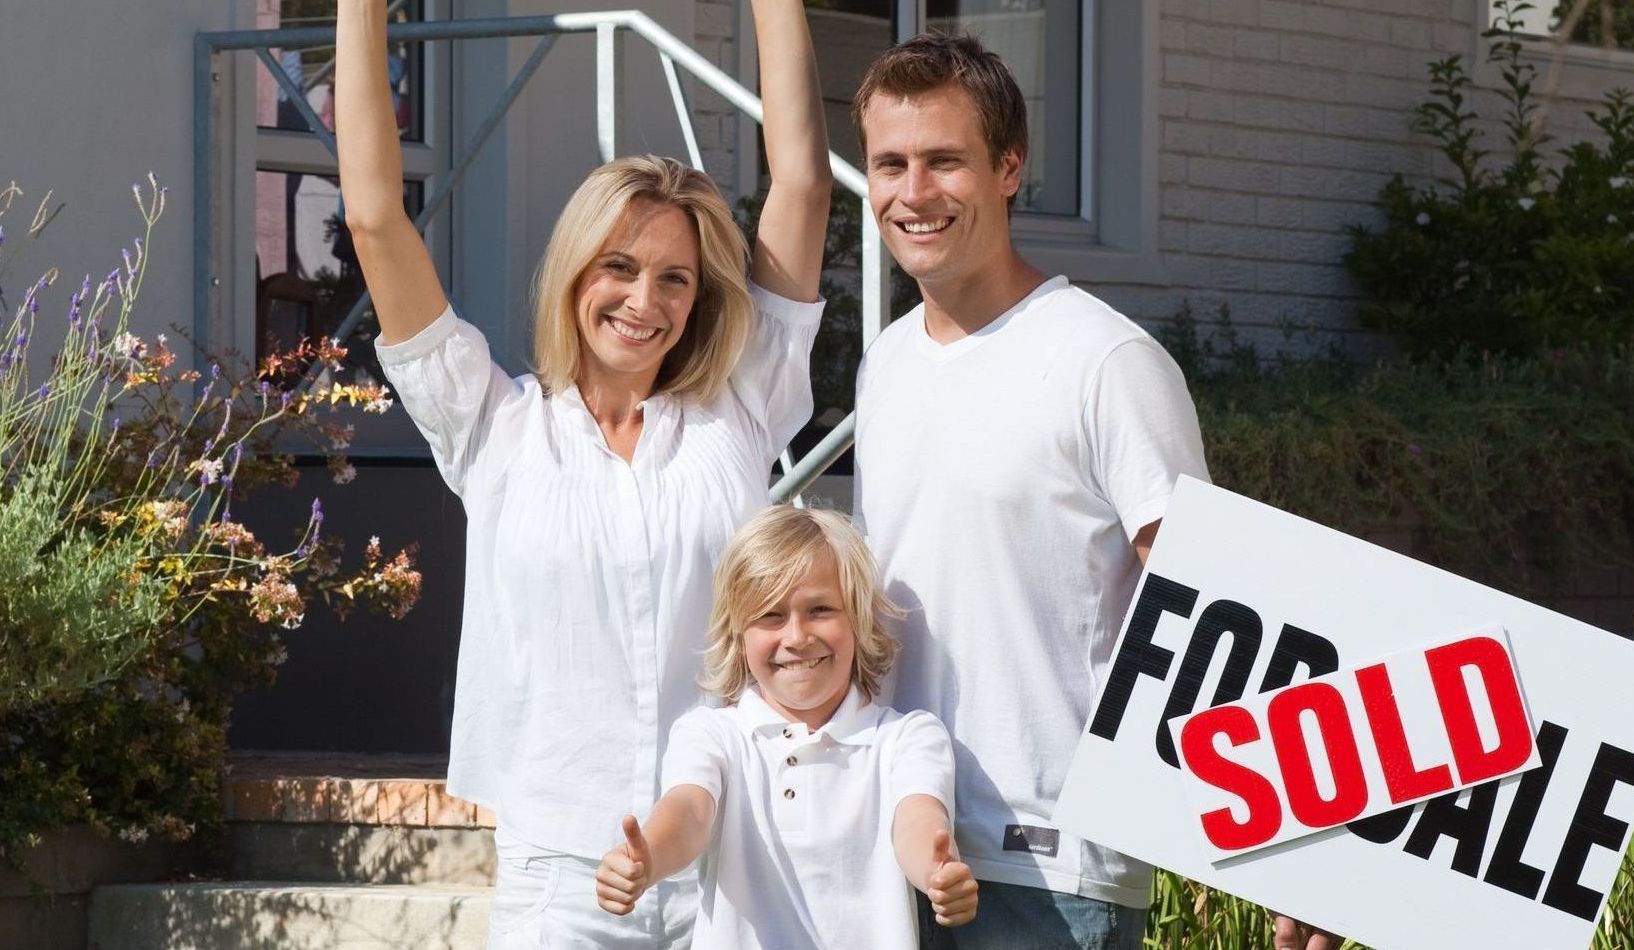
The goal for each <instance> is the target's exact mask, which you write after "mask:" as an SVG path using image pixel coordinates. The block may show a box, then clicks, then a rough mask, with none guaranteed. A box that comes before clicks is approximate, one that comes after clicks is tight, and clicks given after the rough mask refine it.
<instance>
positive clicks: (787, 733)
mask: <svg viewBox="0 0 1634 950" xmlns="http://www.w3.org/2000/svg"><path fill="white" fill-rule="evenodd" d="M783 738H785V739H793V738H794V730H793V729H784V730H783Z"/></svg>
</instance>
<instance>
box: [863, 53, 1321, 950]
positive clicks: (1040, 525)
mask: <svg viewBox="0 0 1634 950" xmlns="http://www.w3.org/2000/svg"><path fill="white" fill-rule="evenodd" d="M852 115H853V118H854V119H855V121H856V123H857V130H858V135H859V137H860V138H861V140H862V147H863V154H864V161H865V167H866V172H867V176H868V190H869V202H870V204H871V206H872V208H873V213H874V215H875V217H876V218H877V220H878V222H879V225H880V231H881V233H882V234H883V236H884V240H885V244H886V246H887V247H888V248H889V249H890V251H891V253H892V255H893V256H895V258H896V260H897V263H898V264H900V265H901V266H902V269H903V270H904V271H906V272H907V273H908V274H909V275H910V276H912V277H913V278H914V279H915V280H916V281H917V282H918V284H919V289H920V292H921V294H922V295H923V297H924V303H923V304H922V305H921V306H920V307H919V308H916V309H915V310H913V311H911V312H910V313H908V314H907V315H906V316H905V317H903V318H902V319H900V320H898V321H897V322H896V323H894V324H892V325H891V326H890V327H889V328H887V329H886V330H885V331H884V332H883V333H882V334H881V335H880V337H879V338H878V340H876V341H875V342H874V344H873V345H872V347H870V349H869V351H868V353H867V355H866V357H865V359H864V361H863V366H862V369H861V371H860V373H859V376H858V383H857V413H858V428H857V447H856V459H857V477H856V482H855V484H856V498H855V504H854V508H853V510H854V512H855V516H856V518H857V521H858V524H859V525H860V526H861V527H862V528H863V529H864V530H865V531H866V533H867V535H868V539H869V543H870V545H871V547H872V548H873V550H874V553H875V555H876V556H877V558H878V561H879V566H880V570H881V573H882V576H883V580H884V582H885V584H886V589H887V593H888V594H889V595H890V596H891V597H892V598H893V599H895V600H896V601H897V602H898V603H899V604H901V605H902V606H904V607H906V608H907V609H908V611H909V617H908V619H907V621H906V622H905V624H904V627H903V631H902V640H903V650H902V654H901V658H900V659H899V660H898V662H897V666H896V669H897V673H896V680H895V691H894V694H893V695H892V702H893V703H894V704H895V705H897V706H898V707H900V708H903V709H914V708H922V709H928V710H930V711H932V712H934V713H936V714H937V715H938V716H940V717H941V718H942V720H943V721H944V722H945V723H946V724H947V726H948V729H949V730H950V731H951V732H952V734H953V738H954V747H955V753H956V755H957V763H958V788H957V794H956V796H955V798H956V801H955V808H956V812H957V815H956V822H955V828H956V831H957V844H958V847H959V850H960V852H961V855H962V859H963V860H964V861H965V862H966V863H967V864H969V865H970V867H971V868H972V869H973V870H974V871H975V873H976V877H977V878H978V879H979V880H980V881H981V894H980V899H981V902H980V908H979V911H978V913H977V916H976V919H975V921H974V922H973V923H971V924H970V925H968V926H967V927H965V928H961V929H958V930H950V929H946V928H942V927H938V926H936V925H935V924H934V923H933V922H932V920H931V918H930V917H929V916H928V914H926V913H925V912H924V908H923V905H922V913H921V918H922V919H921V934H922V937H921V939H922V942H923V946H926V947H961V948H962V947H993V948H1000V947H1002V948H1030V947H1093V948H1103V947H1104V948H1109V950H1122V948H1138V947H1139V946H1140V944H1141V934H1142V932H1143V930H1144V924H1145V908H1146V905H1147V900H1148V896H1149V892H1150V888H1151V869H1150V868H1149V867H1148V866H1146V865H1144V864H1142V863H1140V862H1138V861H1135V860H1133V859H1130V858H1127V857H1125V856H1123V855H1121V854H1117V853H1115V852H1112V851H1109V850H1107V849H1105V848H1101V847H1098V846H1096V845H1094V844H1091V843H1089V842H1085V841H1082V840H1080V839H1077V838H1074V837H1073V836H1071V835H1069V834H1067V833H1065V832H1064V831H1062V830H1060V829H1059V828H1056V827H1054V826H1053V825H1051V823H1050V815H1051V813H1052V812H1053V811H1054V808H1055V802H1056V799H1057V797H1058V796H1059V795H1060V792H1061V786H1062V783H1063V781H1064V779H1065V776H1066V770H1067V765H1068V762H1069V760H1070V758H1071V755H1072V752H1073V750H1074V748H1075V747H1076V744H1077V740H1078V736H1079V733H1080V732H1081V731H1082V729H1083V724H1084V722H1085V721H1086V720H1087V718H1088V716H1089V713H1090V710H1091V704H1092V701H1093V699H1094V696H1095V693H1096V690H1097V684H1098V683H1099V682H1100V680H1101V678H1102V676H1103V675H1104V673H1105V671H1106V669H1107V666H1108V664H1109V662H1110V659H1111V653H1112V647H1113V643H1114V641H1115V639H1116V637H1117V632H1118V628H1119V626H1120V625H1121V623H1122V620H1123V615H1124V612H1125V610H1126V609H1127V608H1128V606H1129V601H1130V599H1131V597H1132V596H1133V593H1134V587H1135V584H1136V581H1137V580H1138V578H1139V574H1140V568H1141V563H1142V562H1143V561H1144V559H1145V556H1146V553H1147V551H1148V550H1149V549H1150V547H1151V543H1152V538H1153V537H1154V536H1155V535H1156V533H1157V528H1158V522H1159V519H1160V518H1161V517H1162V514H1163V509H1164V507H1165V506H1166V505H1167V503H1168V499H1169V494H1170V492H1171V491H1172V489H1173V486H1174V481H1175V479H1176V478H1177V477H1178V476H1179V475H1182V474H1187V475H1193V476H1195V477H1198V478H1207V477H1208V472H1207V469H1206V468H1205V467H1204V463H1203V447H1202V440H1201V437H1200V435H1199V432H1198V426H1197V414H1196V410H1195V409H1194V407H1193V405H1192V402H1191V398H1190V396H1189V394H1188V393H1187V391H1186V383H1185V380H1184V379H1183V378H1182V376H1181V374H1180V371H1179V369H1178V368H1177V367H1176V366H1175V364H1174V361H1173V360H1171V359H1170V358H1169V356H1168V355H1167V354H1166V353H1165V352H1164V351H1163V349H1162V348H1161V347H1159V346H1158V345H1157V343H1156V342H1155V341H1153V340H1152V338H1151V337H1150V336H1149V335H1148V334H1146V333H1145V332H1144V331H1143V330H1141V329H1140V327H1138V326H1136V325H1135V324H1134V323H1133V322H1131V321H1129V320H1128V319H1126V318H1125V317H1123V316H1122V315H1120V314H1118V313H1117V312H1116V311H1114V310H1112V309H1111V308H1110V307H1108V306H1107V305H1106V304H1104V303H1102V302H1101V301H1099V300H1097V299H1095V298H1094V297H1092V296H1090V295H1089V294H1087V293H1085V292H1083V291H1081V290H1078V289H1076V288H1074V287H1072V286H1071V285H1070V284H1069V283H1068V282H1067V279H1066V278H1065V277H1053V278H1049V277H1046V275H1045V274H1043V273H1042V272H1041V271H1039V270H1038V269H1037V268H1035V267H1033V266H1032V265H1031V264H1029V263H1027V261H1026V260H1024V259H1023V258H1022V257H1021V256H1020V255H1019V254H1017V253H1016V250H1015V248H1014V247H1013V246H1012V244H1011V235H1010V217H1009V211H1010V208H1009V206H1010V205H1011V204H1012V203H1013V201H1014V196H1015V194H1016V191H1017V190H1018V188H1019V187H1020V185H1021V176H1022V169H1023V167H1024V166H1025V163H1026V157H1027V124H1026V107H1025V104H1024V102H1023V100H1022V98H1021V93H1020V90H1019V89H1018V88H1017V87H1016V84H1015V80H1014V79H1013V78H1012V77H1011V75H1010V73H1009V71H1008V69H1006V68H1005V66H1004V64H1003V63H1002V62H1001V61H1000V60H999V59H998V57H997V56H995V55H993V54H991V53H988V52H986V51H985V50H984V49H982V47H981V45H980V44H979V43H978V42H976V41H975V40H973V39H970V38H964V37H961V38H950V37H942V36H919V37H916V38H914V39H912V40H909V41H908V42H906V43H903V44H901V45H899V46H897V47H894V48H893V49H891V50H888V51H887V52H885V53H884V54H883V55H882V56H881V57H880V58H879V59H878V60H876V61H875V62H874V64H873V65H872V66H871V67H870V69H869V71H868V73H867V74H866V76H865V77H864V78H863V81H862V85H861V87H860V88H859V89H858V92H857V96H856V99H855V101H854V103H853V106H852ZM1108 780H1109V781H1116V780H1117V779H1116V777H1115V776H1109V777H1108ZM1304 936H1305V935H1304V934H1303V933H1300V932H1299V928H1298V926H1297V925H1296V924H1295V922H1293V921H1291V920H1287V919H1286V918H1282V919H1279V922H1278V947H1279V948H1282V947H1290V948H1291V947H1296V946H1297V947H1299V948H1300V950H1317V948H1327V947H1329V946H1337V943H1336V942H1334V943H1329V942H1328V939H1329V938H1328V937H1327V936H1326V935H1320V934H1318V935H1315V936H1312V937H1310V939H1309V943H1308V946H1307V943H1306V942H1305V941H1304V940H1303V939H1301V938H1303V937H1304ZM1296 941H1297V942H1296Z"/></svg>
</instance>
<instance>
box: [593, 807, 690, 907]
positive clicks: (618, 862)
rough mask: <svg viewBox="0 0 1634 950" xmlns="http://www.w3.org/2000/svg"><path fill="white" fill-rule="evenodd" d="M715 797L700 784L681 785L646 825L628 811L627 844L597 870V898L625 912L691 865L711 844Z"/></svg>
mask: <svg viewBox="0 0 1634 950" xmlns="http://www.w3.org/2000/svg"><path fill="white" fill-rule="evenodd" d="M714 823H715V799H714V798H713V797H712V796H711V795H710V794H709V793H708V792H707V791H705V790H704V789H702V788H699V787H698V786H696V785H677V786H675V787H674V788H672V789H670V790H669V791H667V792H665V793H664V797H663V798H660V799H659V800H658V804H656V805H654V806H653V809H652V815H651V816H650V817H648V819H647V826H646V827H645V828H643V827H642V826H641V824H640V823H639V822H637V821H636V820H635V816H634V815H625V816H624V823H623V830H624V843H623V844H621V845H619V846H618V847H616V848H614V849H613V850H611V851H609V852H607V854H606V855H604V856H603V857H602V859H601V866H600V867H598V868H597V869H596V903H597V904H600V905H601V909H602V910H605V911H607V912H608V913H610V914H618V915H620V916H623V915H624V914H628V913H629V912H630V911H631V910H633V909H635V902H636V901H638V900H640V899H641V895H642V894H644V893H646V891H647V888H649V887H651V886H652V885H653V884H655V883H657V882H659V881H662V880H663V879H664V878H666V877H669V876H670V875H671V874H674V873H675V872H676V871H679V870H681V869H682V868H684V867H686V866H687V865H689V864H691V863H692V862H693V861H694V860H695V859H696V858H697V857H698V855H700V854H702V853H703V850H704V848H706V847H708V846H709V833H710V829H711V828H712V827H713V826H714Z"/></svg>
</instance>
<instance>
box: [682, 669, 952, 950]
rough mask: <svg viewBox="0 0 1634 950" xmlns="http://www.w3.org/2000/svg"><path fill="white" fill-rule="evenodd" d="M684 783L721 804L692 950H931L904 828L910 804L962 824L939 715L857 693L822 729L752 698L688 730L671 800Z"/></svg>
mask: <svg viewBox="0 0 1634 950" xmlns="http://www.w3.org/2000/svg"><path fill="white" fill-rule="evenodd" d="M677 785H696V786H698V787H700V788H702V789H703V790H704V791H706V792H708V793H709V795H710V796H711V797H712V798H713V799H714V800H715V828H714V832H713V837H712V838H711V841H710V845H709V849H708V850H707V851H705V853H704V855H703V857H702V858H701V859H700V861H699V864H698V868H699V873H698V883H699V891H698V916H697V920H696V923H695V924H694V929H693V937H692V946H693V950H848V948H856V950H914V948H917V947H918V945H919V944H918V936H917V934H918V929H917V915H916V912H915V903H914V896H913V895H914V892H913V886H912V885H910V884H909V883H908V880H907V878H906V877H904V876H903V874H902V869H901V867H900V866H898V864H897V862H896V851H895V849H894V848H893V847H892V845H891V827H892V822H893V819H894V818H895V816H896V806H897V805H898V804H899V803H900V802H901V801H902V800H903V799H904V798H906V797H908V796H909V795H930V796H932V797H934V798H936V799H937V800H938V801H940V802H941V803H942V806H943V807H944V808H946V809H947V810H948V814H949V815H950V816H951V815H952V814H953V806H954V799H953V795H954V793H953V749H952V747H951V746H950V745H949V743H948V734H947V730H946V729H944V728H943V727H942V724H941V723H940V722H937V721H936V717H935V716H932V715H930V714H929V713H926V712H924V711H918V712H911V713H907V714H903V713H899V712H897V711H896V710H894V709H890V708H887V707H884V706H876V705H874V704H873V703H870V702H867V701H865V700H863V698H862V694H861V693H860V692H858V691H857V689H856V687H855V686H853V687H852V688H851V691H850V692H849V693H848V694H847V695H846V698H845V700H844V701H843V702H842V703H841V704H840V707H839V708H838V709H837V710H835V712H834V715H833V717H832V718H831V719H829V721H828V722H827V723H824V724H823V726H822V727H821V728H819V729H817V730H816V731H815V732H813V731H809V730H807V728H806V726H805V724H804V723H798V722H789V721H787V720H785V719H784V718H783V717H782V716H781V715H780V714H779V713H777V712H776V711H775V710H773V709H772V708H771V706H769V705H767V703H766V701H765V700H764V699H762V698H761V696H760V694H759V693H757V692H755V690H754V689H752V688H751V689H748V690H745V691H744V693H743V695H742V697H740V698H739V699H738V702H737V704H736V705H734V706H726V707H722V708H708V707H700V708H698V709H695V710H693V711H692V712H689V713H687V714H686V715H685V716H682V717H681V719H680V720H679V721H678V722H676V724H675V729H674V731H673V732H672V733H671V737H670V743H669V751H668V752H666V753H665V755H664V790H665V791H669V790H670V789H672V788H674V787H675V786H677Z"/></svg>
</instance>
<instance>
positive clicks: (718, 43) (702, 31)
mask: <svg viewBox="0 0 1634 950" xmlns="http://www.w3.org/2000/svg"><path fill="white" fill-rule="evenodd" d="M694 9H695V13H694V16H695V18H696V19H695V20H694V24H695V30H696V32H695V33H694V35H693V42H692V46H693V48H694V49H696V50H697V51H698V52H699V54H701V55H702V56H703V57H704V58H705V59H707V60H709V61H710V62H711V63H714V64H715V65H716V66H719V67H720V68H721V69H723V70H725V71H726V74H727V75H729V76H734V77H737V76H738V75H739V70H738V53H737V45H736V39H735V37H736V33H737V4H736V3H734V2H733V0H698V2H697V4H696V6H695V8H694ZM687 94H688V95H689V96H690V97H691V104H692V123H693V128H694V130H695V131H696V133H697V136H698V150H699V151H700V152H702V153H703V160H704V170H705V171H707V172H709V175H710V177H711V178H713V179H715V183H716V184H718V185H719V186H720V187H721V190H722V191H723V192H725V193H726V198H727V200H728V201H730V202H735V201H736V200H737V198H738V195H737V181H738V174H737V168H738V166H737V138H738V136H737V129H738V112H737V110H736V109H734V108H732V107H731V106H730V105H728V104H727V103H726V101H725V100H724V99H722V98H720V97H719V96H717V95H715V94H714V93H713V92H710V91H709V90H707V89H705V88H703V87H702V86H699V85H696V84H691V83H689V84H688V85H687Z"/></svg>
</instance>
